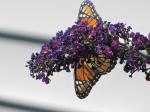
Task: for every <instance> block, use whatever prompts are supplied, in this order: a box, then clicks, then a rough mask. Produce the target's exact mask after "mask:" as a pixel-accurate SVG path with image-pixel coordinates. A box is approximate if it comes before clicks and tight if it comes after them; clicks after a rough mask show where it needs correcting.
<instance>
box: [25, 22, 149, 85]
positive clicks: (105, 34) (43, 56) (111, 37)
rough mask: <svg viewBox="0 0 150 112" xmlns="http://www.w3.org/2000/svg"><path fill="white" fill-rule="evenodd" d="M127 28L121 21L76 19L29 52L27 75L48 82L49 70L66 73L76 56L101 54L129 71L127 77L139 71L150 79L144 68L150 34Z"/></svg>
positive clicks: (84, 56) (72, 65)
mask: <svg viewBox="0 0 150 112" xmlns="http://www.w3.org/2000/svg"><path fill="white" fill-rule="evenodd" d="M130 30H131V27H130V26H128V27H126V26H125V24H124V23H117V24H111V23H110V22H106V21H104V22H103V21H100V22H99V23H97V25H96V27H94V28H93V27H90V26H88V25H87V23H85V22H79V21H78V22H76V24H75V25H73V26H72V27H69V28H68V29H67V30H66V31H65V32H63V31H60V32H58V33H57V34H56V36H55V37H53V38H52V39H50V40H49V41H47V42H46V43H44V45H43V46H42V48H41V51H40V53H35V54H34V53H33V54H32V55H31V60H30V61H28V65H27V67H29V69H30V75H31V76H32V77H33V78H34V77H35V78H36V79H39V80H42V81H43V82H45V83H46V84H48V83H49V82H50V79H49V76H52V75H53V72H59V71H61V70H65V71H66V72H70V68H74V67H75V64H76V63H77V61H78V59H79V58H80V57H83V58H88V57H90V56H91V55H99V54H104V55H106V56H107V57H108V58H110V59H111V60H114V59H116V60H117V59H118V60H119V61H120V64H123V63H124V65H125V66H124V71H125V72H130V77H132V74H133V73H134V72H135V71H140V70H141V71H142V72H144V73H145V75H146V80H150V70H149V68H148V67H147V66H148V64H150V34H149V36H148V37H145V36H144V35H142V34H140V33H138V32H137V33H134V32H131V31H130Z"/></svg>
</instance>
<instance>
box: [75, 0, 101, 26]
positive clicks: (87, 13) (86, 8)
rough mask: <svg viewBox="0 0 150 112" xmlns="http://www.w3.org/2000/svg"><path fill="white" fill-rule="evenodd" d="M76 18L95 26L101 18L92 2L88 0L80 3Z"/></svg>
mask: <svg viewBox="0 0 150 112" xmlns="http://www.w3.org/2000/svg"><path fill="white" fill-rule="evenodd" d="M78 20H79V21H81V22H87V23H88V25H89V26H92V27H95V26H96V23H97V21H101V18H100V16H99V15H98V13H97V12H96V10H95V7H94V5H93V3H92V2H91V1H89V0H85V1H84V2H83V3H82V4H81V7H80V10H79V14H78Z"/></svg>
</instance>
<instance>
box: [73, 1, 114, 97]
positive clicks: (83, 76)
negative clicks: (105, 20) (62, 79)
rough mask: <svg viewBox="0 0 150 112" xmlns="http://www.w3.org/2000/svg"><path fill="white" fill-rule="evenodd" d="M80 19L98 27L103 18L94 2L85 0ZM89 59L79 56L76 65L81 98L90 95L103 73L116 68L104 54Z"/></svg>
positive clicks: (78, 94) (76, 78)
mask: <svg viewBox="0 0 150 112" xmlns="http://www.w3.org/2000/svg"><path fill="white" fill-rule="evenodd" d="M78 20H79V21H81V22H87V23H88V26H90V27H96V24H97V22H98V21H101V18H100V16H99V15H98V13H97V12H96V10H95V8H94V5H93V3H92V2H91V1H89V0H85V1H84V2H83V3H82V4H81V7H80V10H79V15H78ZM88 60H89V59H86V58H83V57H82V58H79V60H78V61H77V63H76V65H75V70H74V76H75V81H74V85H75V92H76V95H77V96H78V97H79V98H80V99H83V98H85V97H87V96H88V94H89V93H90V91H91V89H92V87H93V86H94V85H95V83H96V82H97V81H98V80H99V78H100V77H101V75H103V74H106V73H108V72H110V70H112V69H113V68H114V64H111V63H112V60H111V59H109V58H108V57H106V55H104V54H100V55H99V56H94V55H93V56H91V57H90V62H89V61H88Z"/></svg>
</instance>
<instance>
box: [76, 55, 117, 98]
mask: <svg viewBox="0 0 150 112" xmlns="http://www.w3.org/2000/svg"><path fill="white" fill-rule="evenodd" d="M87 60H88V59H84V58H79V61H78V62H77V64H76V66H75V70H74V72H75V73H74V74H75V91H76V95H77V96H78V97H79V98H80V99H83V98H85V97H87V96H88V94H89V93H90V91H91V89H92V87H93V86H94V85H95V84H96V82H97V81H98V80H99V78H100V77H101V75H104V74H106V73H108V72H110V71H111V70H112V68H114V66H115V64H116V62H112V60H110V59H109V58H107V57H106V56H105V55H99V56H98V57H94V56H93V57H91V59H90V62H88V61H87Z"/></svg>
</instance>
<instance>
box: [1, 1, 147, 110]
mask: <svg viewBox="0 0 150 112" xmlns="http://www.w3.org/2000/svg"><path fill="white" fill-rule="evenodd" d="M81 2H82V1H81V0H0V31H3V30H5V31H15V32H18V33H25V34H26V33H29V34H30V33H33V34H37V35H38V34H42V35H46V36H47V35H50V37H51V35H55V33H56V32H57V31H59V30H65V29H67V27H69V26H71V25H73V24H74V22H75V21H76V19H77V15H78V11H79V6H80V4H81ZM92 2H93V3H94V4H95V7H96V10H97V12H98V13H99V14H100V16H101V17H102V18H103V20H107V21H110V22H112V23H116V22H125V23H126V24H127V25H131V26H132V28H133V30H134V31H140V32H141V33H142V34H145V35H147V34H148V33H149V32H150V13H149V11H150V6H149V4H150V1H149V0H124V1H123V0H111V1H110V0H92ZM39 50H40V46H38V45H32V44H27V43H19V42H11V41H7V40H4V39H1V40H0V52H1V55H0V70H1V72H0V97H3V98H7V99H9V98H11V99H14V101H20V102H24V101H26V102H29V103H32V104H35V105H36V104H40V105H43V106H46V107H57V108H68V109H75V110H85V111H86V112H87V110H89V111H93V112H114V111H115V112H141V111H143V112H149V104H150V97H149V95H150V82H146V81H145V75H144V74H142V73H136V74H135V75H134V77H133V79H130V78H129V77H128V75H129V74H126V73H124V71H123V70H122V69H123V66H122V65H119V64H118V65H117V66H116V68H115V69H114V70H113V71H112V72H111V73H109V74H107V75H106V76H103V77H101V79H100V80H99V82H98V83H97V84H96V85H95V86H94V87H93V89H92V91H91V93H90V94H89V96H88V97H87V98H86V99H84V100H80V99H78V98H77V97H76V95H75V91H74V85H73V72H71V73H66V72H60V73H55V74H54V76H53V77H52V82H51V83H50V84H49V85H45V84H44V83H42V82H40V81H36V80H34V79H32V78H31V77H30V76H29V75H28V74H29V70H28V69H27V68H25V64H26V61H27V60H28V59H29V58H30V54H31V53H32V52H35V51H39Z"/></svg>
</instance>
